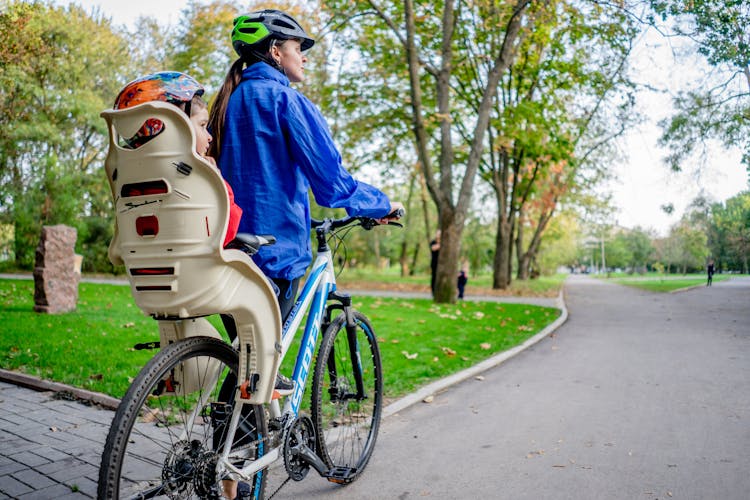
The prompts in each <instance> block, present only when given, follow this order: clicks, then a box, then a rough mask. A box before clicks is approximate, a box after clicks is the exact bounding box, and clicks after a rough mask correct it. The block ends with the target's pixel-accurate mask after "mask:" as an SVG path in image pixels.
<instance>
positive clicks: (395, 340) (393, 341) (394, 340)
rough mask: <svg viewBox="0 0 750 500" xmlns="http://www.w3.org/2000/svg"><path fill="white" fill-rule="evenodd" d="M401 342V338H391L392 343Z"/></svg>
mask: <svg viewBox="0 0 750 500" xmlns="http://www.w3.org/2000/svg"><path fill="white" fill-rule="evenodd" d="M399 342H401V341H400V340H399V339H393V340H391V344H398V343H399Z"/></svg>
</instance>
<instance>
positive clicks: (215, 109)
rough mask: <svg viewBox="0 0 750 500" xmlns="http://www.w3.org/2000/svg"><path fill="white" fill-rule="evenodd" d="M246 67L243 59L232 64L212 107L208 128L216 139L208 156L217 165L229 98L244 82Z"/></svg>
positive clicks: (210, 146) (209, 148)
mask: <svg viewBox="0 0 750 500" xmlns="http://www.w3.org/2000/svg"><path fill="white" fill-rule="evenodd" d="M244 65H245V61H244V59H243V58H241V57H240V58H239V59H237V60H236V61H235V62H234V64H232V67H231V68H229V72H228V73H227V76H226V77H225V78H224V83H222V84H221V88H219V92H218V93H217V94H216V99H214V103H213V106H211V113H210V114H209V117H208V127H209V129H210V130H211V135H213V137H214V139H213V141H211V143H210V145H209V147H208V156H211V157H213V159H214V160H216V162H217V163H218V162H219V154H220V153H221V135H222V132H223V129H224V118H225V116H226V112H227V105H228V104H229V97H230V96H231V95H232V92H234V89H236V88H237V86H238V85H239V84H240V82H241V81H242V70H243V69H244V68H243V67H244Z"/></svg>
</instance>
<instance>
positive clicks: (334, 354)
mask: <svg viewBox="0 0 750 500" xmlns="http://www.w3.org/2000/svg"><path fill="white" fill-rule="evenodd" d="M352 314H353V318H354V322H355V330H354V333H355V336H356V348H357V352H358V353H359V356H358V357H359V361H360V363H359V364H360V366H361V371H362V381H363V386H364V390H365V392H364V397H363V398H359V397H358V396H357V393H356V391H357V389H356V380H355V375H354V372H355V364H354V363H352V361H353V360H354V357H353V356H352V355H351V353H350V350H349V340H348V334H347V329H346V320H345V315H344V314H340V315H339V316H337V317H336V318H335V319H334V320H333V322H332V323H331V324H330V325H329V326H328V328H326V331H325V333H324V334H323V340H322V341H321V345H320V349H319V351H318V356H317V359H316V363H315V374H314V377H313V388H312V404H311V412H312V416H313V422H314V424H315V430H316V441H317V450H316V451H317V454H318V456H319V457H320V458H321V460H323V462H324V463H325V464H326V466H328V468H329V476H328V478H329V480H331V481H334V482H337V483H341V484H347V483H350V482H352V481H354V480H355V479H356V478H357V477H358V476H359V475H360V474H361V473H362V471H363V470H364V469H365V466H366V465H367V463H368V461H369V460H370V457H371V455H372V452H373V450H374V447H375V442H376V440H377V436H378V430H379V428H380V417H381V413H382V405H383V368H382V364H381V360H380V349H379V348H378V340H377V337H376V336H375V333H374V330H373V329H372V325H371V324H370V321H369V320H368V319H367V317H365V315H364V314H362V313H360V312H358V311H352Z"/></svg>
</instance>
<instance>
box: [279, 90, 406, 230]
mask: <svg viewBox="0 0 750 500" xmlns="http://www.w3.org/2000/svg"><path fill="white" fill-rule="evenodd" d="M288 97H289V100H288V103H287V106H286V109H285V111H284V113H283V118H282V120H284V121H285V125H286V126H285V128H286V130H287V133H288V141H289V144H290V147H291V154H292V157H293V158H294V160H295V162H296V163H297V166H298V167H299V168H301V169H302V172H303V173H304V174H305V177H307V180H308V181H309V183H310V188H311V189H312V192H313V195H314V196H315V201H316V202H317V203H318V204H319V205H322V206H324V207H328V208H345V209H346V211H347V213H348V214H349V215H360V216H365V217H374V218H378V217H383V216H385V215H387V214H388V212H389V211H390V207H391V204H390V200H389V199H388V196H386V195H385V193H383V192H382V191H380V190H379V189H377V188H375V187H373V186H371V185H369V184H367V183H365V182H361V181H357V180H355V179H354V178H353V177H352V176H351V174H349V172H347V171H346V169H345V168H344V167H343V165H342V163H341V155H340V154H339V152H338V150H337V149H336V146H335V144H334V143H333V138H332V137H331V134H330V132H329V130H328V124H327V123H326V122H325V119H324V118H323V116H322V115H321V114H320V111H318V109H317V108H316V107H315V106H314V105H313V104H312V103H311V102H310V101H309V100H308V99H307V98H306V97H304V96H302V95H301V94H299V93H295V94H292V95H289V96H288Z"/></svg>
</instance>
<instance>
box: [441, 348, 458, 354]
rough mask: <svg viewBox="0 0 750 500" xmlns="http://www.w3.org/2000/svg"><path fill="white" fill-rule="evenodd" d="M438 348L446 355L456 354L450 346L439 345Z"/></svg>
mask: <svg viewBox="0 0 750 500" xmlns="http://www.w3.org/2000/svg"><path fill="white" fill-rule="evenodd" d="M440 349H442V350H443V354H445V355H446V356H455V355H456V351H454V350H453V349H451V348H450V347H441V348H440Z"/></svg>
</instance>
